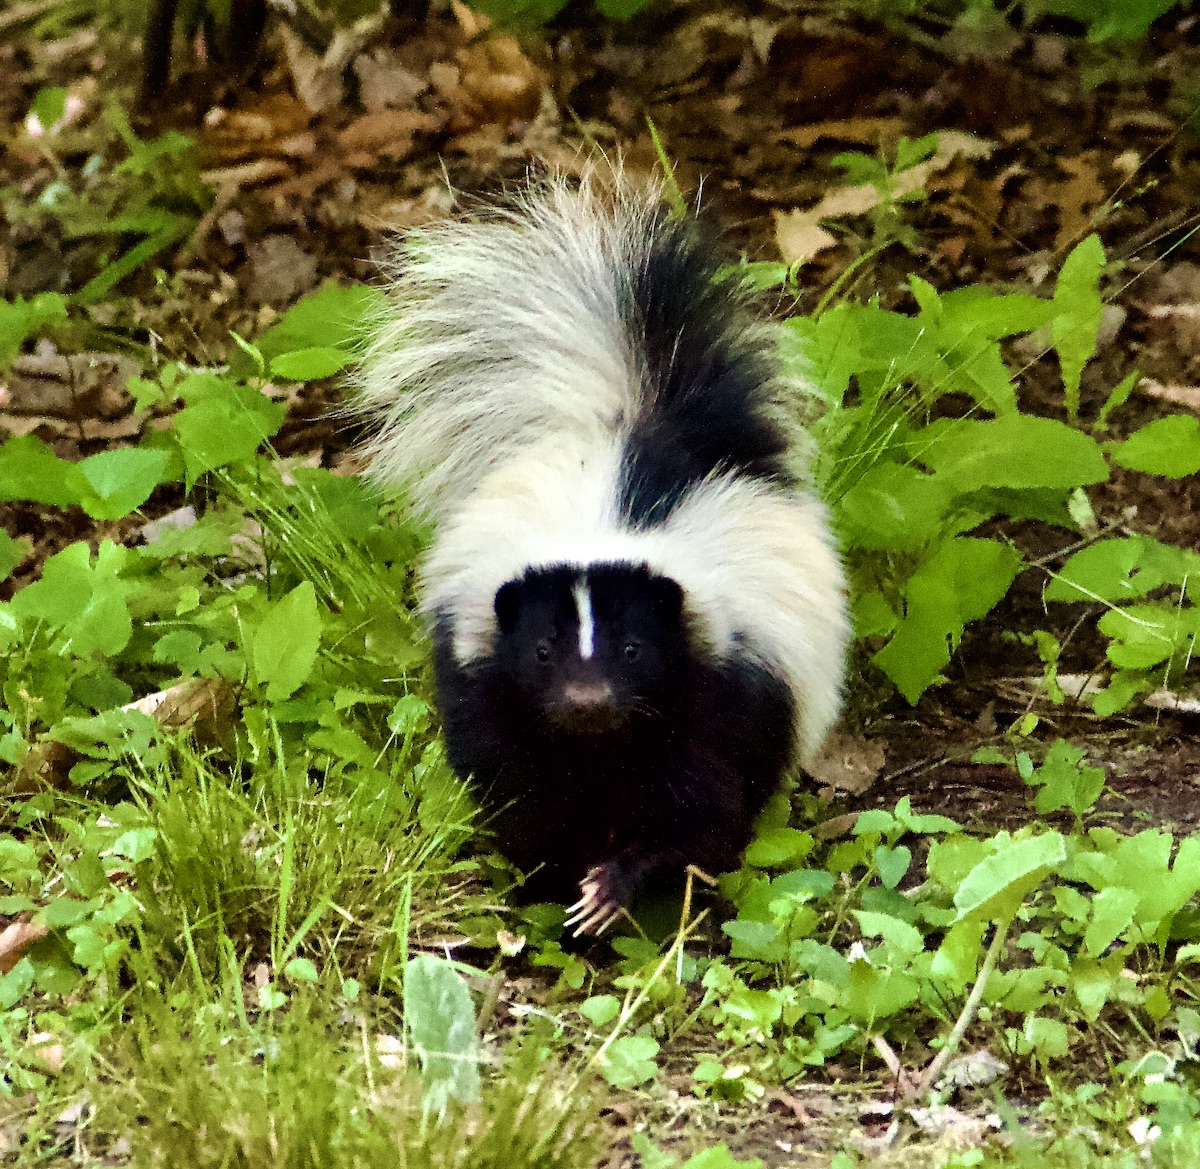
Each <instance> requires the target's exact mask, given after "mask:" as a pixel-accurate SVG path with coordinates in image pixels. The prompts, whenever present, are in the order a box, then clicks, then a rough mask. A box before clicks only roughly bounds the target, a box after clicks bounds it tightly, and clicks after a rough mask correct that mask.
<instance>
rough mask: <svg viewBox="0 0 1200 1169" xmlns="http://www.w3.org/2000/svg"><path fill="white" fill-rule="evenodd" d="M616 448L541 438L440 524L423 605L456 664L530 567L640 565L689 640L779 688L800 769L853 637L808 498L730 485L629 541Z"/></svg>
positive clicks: (696, 495)
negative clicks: (757, 668) (766, 676)
mask: <svg viewBox="0 0 1200 1169" xmlns="http://www.w3.org/2000/svg"><path fill="white" fill-rule="evenodd" d="M619 470H620V446H619V444H618V443H617V442H615V441H610V442H608V443H607V444H606V445H604V446H602V447H593V448H590V449H589V448H587V447H586V446H585V445H583V444H580V443H573V442H570V441H567V440H558V441H554V440H547V441H546V442H545V443H543V444H540V445H537V446H533V447H531V448H530V449H528V450H527V451H526V452H524V453H523V454H521V455H519V456H517V457H516V458H514V459H512V460H510V461H509V462H508V463H506V464H505V465H504V466H502V467H500V468H497V470H496V471H495V472H493V473H492V474H491V475H489V476H488V477H487V478H486V479H485V480H484V481H483V482H482V483H480V484H479V485H478V486H477V487H476V489H475V490H474V491H473V492H472V493H471V495H470V496H469V497H468V498H467V499H466V500H465V501H464V503H463V505H462V507H461V508H460V509H459V510H458V511H457V512H456V513H455V514H454V515H453V516H451V517H450V518H449V519H448V520H447V521H446V523H445V524H443V526H442V528H441V530H440V532H439V534H438V539H437V541H436V543H435V544H434V546H433V548H432V549H431V550H430V554H429V557H428V559H427V561H426V564H425V574H424V575H425V590H424V592H425V606H426V608H428V609H430V610H432V611H435V612H439V613H442V614H451V615H452V625H453V643H454V654H455V657H456V658H457V659H458V661H459V662H460V664H463V665H467V664H469V663H470V662H472V661H477V660H479V659H480V658H483V657H486V656H487V655H488V654H489V653H490V652H491V650H492V647H493V644H494V640H495V634H496V621H495V615H494V611H493V598H494V597H495V595H496V591H497V590H498V589H499V588H500V586H501V585H503V584H504V583H505V582H507V581H509V580H513V579H514V578H516V577H518V576H520V575H521V573H522V572H523V571H524V570H525V569H526V568H529V567H544V566H550V565H564V566H568V567H577V568H585V567H587V566H588V565H593V564H614V563H617V564H620V563H624V564H634V565H637V564H644V565H646V566H647V567H649V568H650V569H651V570H653V571H654V572H656V573H658V574H660V575H662V576H666V577H669V578H671V579H672V580H674V581H675V582H676V583H678V584H679V586H680V587H681V588H682V589H683V593H684V605H685V611H686V613H687V616H688V618H689V623H690V625H691V627H692V628H693V630H694V635H695V636H696V637H698V638H699V640H700V641H701V642H702V643H703V644H705V645H706V646H707V648H708V649H709V650H710V652H712V653H713V654H714V655H716V657H717V658H719V659H725V658H728V657H731V656H744V657H748V658H750V659H751V660H754V661H757V662H759V663H760V664H762V665H763V666H765V667H766V668H767V669H769V670H771V671H772V672H773V673H775V674H776V676H778V677H779V678H781V679H782V680H783V681H784V682H786V683H787V685H788V687H789V688H790V689H791V691H792V695H793V698H794V700H795V702H796V704H797V708H798V710H799V724H800V725H799V728H798V733H797V739H798V744H797V746H798V748H799V752H800V754H801V756H802V757H808V756H809V755H811V753H812V752H813V751H815V750H816V748H817V747H819V746H820V743H821V740H822V739H823V738H824V737H825V734H826V732H827V731H828V730H829V727H830V726H831V725H832V724H833V722H834V720H835V719H836V718H837V713H838V709H839V707H840V705H841V693H842V678H843V662H844V659H845V652H846V644H847V641H848V638H849V625H848V621H847V618H846V602H845V590H844V583H843V578H842V570H841V565H840V563H839V560H838V557H837V554H836V552H835V551H834V549H833V548H832V546H831V539H830V535H829V527H828V524H827V522H826V519H825V514H824V509H823V508H822V507H821V505H820V504H819V503H818V502H817V501H816V500H815V499H813V498H812V497H811V496H809V495H808V494H806V493H804V492H801V491H787V490H782V489H778V488H772V487H769V486H767V485H766V484H763V483H761V482H759V481H756V480H751V479H746V478H741V477H738V476H735V475H721V476H715V477H713V478H711V479H708V480H706V481H705V482H703V483H701V484H699V485H697V486H696V487H695V488H693V489H692V490H691V491H690V492H689V493H688V494H687V495H686V496H685V497H684V498H683V499H682V500H681V501H680V502H679V503H678V504H677V505H676V507H675V508H674V509H673V510H672V512H671V514H670V515H669V516H668V517H667V520H666V521H665V523H663V524H661V525H658V526H655V527H650V528H636V529H631V528H629V527H627V526H625V525H623V524H622V522H621V519H620V516H619V514H618V511H617V508H616V505H615V500H616V491H617V483H618V475H619Z"/></svg>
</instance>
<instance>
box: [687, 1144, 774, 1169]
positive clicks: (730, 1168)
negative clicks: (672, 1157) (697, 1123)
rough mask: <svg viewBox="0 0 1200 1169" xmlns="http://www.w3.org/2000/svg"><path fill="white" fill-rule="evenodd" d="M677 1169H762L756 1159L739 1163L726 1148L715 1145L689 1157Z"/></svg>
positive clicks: (761, 1163)
mask: <svg viewBox="0 0 1200 1169" xmlns="http://www.w3.org/2000/svg"><path fill="white" fill-rule="evenodd" d="M679 1169H763V1162H762V1161H760V1160H759V1159H758V1158H757V1157H755V1158H753V1159H752V1160H750V1161H739V1160H738V1159H737V1158H736V1157H735V1156H734V1155H733V1154H732V1153H731V1152H730V1151H729V1149H728V1147H727V1146H725V1145H717V1146H716V1147H715V1148H711V1149H705V1150H704V1151H703V1152H700V1153H697V1154H696V1155H695V1156H693V1157H689V1158H688V1159H687V1160H686V1161H684V1163H683V1164H682V1165H681V1166H680V1167H679Z"/></svg>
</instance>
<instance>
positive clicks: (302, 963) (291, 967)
mask: <svg viewBox="0 0 1200 1169" xmlns="http://www.w3.org/2000/svg"><path fill="white" fill-rule="evenodd" d="M283 973H284V974H285V975H286V976H287V977H288V978H294V979H295V980H296V981H297V982H319V981H320V979H321V975H320V973H319V972H318V971H317V967H316V963H314V962H313V960H312V959H311V958H291V959H289V961H288V962H287V964H286V965H285V966H284V968H283Z"/></svg>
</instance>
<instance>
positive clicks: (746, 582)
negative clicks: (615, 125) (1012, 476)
mask: <svg viewBox="0 0 1200 1169" xmlns="http://www.w3.org/2000/svg"><path fill="white" fill-rule="evenodd" d="M721 275H722V274H721V272H720V267H719V265H718V264H717V262H716V261H715V260H714V258H713V255H712V252H711V250H710V249H709V247H708V246H707V244H706V242H705V239H704V238H703V236H702V235H701V233H700V231H699V228H698V226H697V224H696V223H695V221H694V220H691V219H686V218H680V217H674V216H671V215H670V214H668V213H667V212H666V211H665V209H664V207H663V203H662V200H661V196H660V193H659V192H658V191H656V190H654V189H649V188H647V189H641V188H633V187H631V186H630V185H629V184H628V183H627V182H624V181H619V182H618V183H617V184H616V189H615V191H612V190H610V191H606V190H605V189H604V188H603V186H602V185H601V184H600V183H599V182H597V181H594V180H592V181H585V182H584V184H583V186H582V189H573V188H572V187H571V186H570V185H569V184H568V183H567V181H566V180H548V181H547V182H545V183H543V184H541V185H539V186H534V187H532V188H531V189H529V190H528V191H527V192H526V193H525V194H524V195H523V196H522V197H520V198H519V199H518V200H516V201H515V202H514V203H513V204H511V205H509V206H506V207H504V208H501V209H498V210H493V211H491V212H487V213H483V214H478V215H476V216H474V217H473V218H470V219H468V220H466V221H459V222H451V223H446V224H442V225H437V226H434V227H431V228H428V229H426V230H423V231H420V232H417V233H415V234H412V235H410V236H408V237H407V238H406V239H405V240H404V241H403V242H402V243H401V245H400V247H399V250H398V254H397V257H396V260H395V262H394V265H393V267H392V268H391V269H390V271H389V276H390V299H389V308H388V310H387V313H386V316H385V318H384V319H383V320H381V321H380V322H379V324H378V327H377V329H376V330H375V333H374V336H373V339H372V341H371V342H370V344H369V346H368V352H367V354H366V358H365V360H364V362H363V365H362V369H361V372H360V374H359V375H358V376H359V381H358V402H359V407H360V408H361V409H362V410H363V411H364V412H365V413H366V414H367V415H368V416H369V417H370V418H371V419H372V421H373V423H374V436H373V438H372V439H371V440H370V443H369V446H368V449H367V454H368V455H369V457H370V459H371V465H370V466H371V470H370V473H371V474H372V476H373V477H374V478H375V479H376V480H378V481H380V482H382V483H384V484H387V485H391V486H401V487H404V488H407V490H408V491H409V493H410V497H411V499H412V501H413V502H414V503H415V505H416V506H417V507H418V508H419V509H420V510H421V511H422V512H423V513H424V514H425V515H426V516H428V517H429V518H430V519H431V520H432V521H433V524H434V531H435V536H434V540H433V543H432V546H431V548H430V549H429V552H428V554H427V557H426V559H425V563H424V568H423V580H422V595H423V608H424V610H425V612H426V613H427V615H428V617H429V619H430V623H431V626H432V634H433V651H434V672H435V679H436V686H437V692H438V704H439V707H440V710H441V714H442V718H443V722H444V728H445V738H446V749H447V756H448V759H449V761H450V764H451V766H452V767H453V768H454V770H455V771H456V772H457V773H458V774H459V775H460V776H462V777H463V778H464V779H468V780H470V781H472V782H473V784H474V785H475V789H476V791H477V793H478V795H479V796H480V798H481V801H482V802H483V804H484V806H485V807H486V808H488V809H489V810H490V811H491V812H492V813H493V814H494V824H495V828H496V832H497V841H498V843H499V845H500V848H501V850H502V851H504V852H505V853H506V854H507V855H508V856H509V858H510V859H511V860H512V861H513V862H515V863H516V864H517V865H518V866H519V867H520V868H521V869H523V870H526V871H530V870H535V869H536V870H538V871H537V873H536V874H535V875H534V878H533V882H534V883H533V889H534V891H535V892H536V893H537V894H539V895H540V896H543V897H548V898H551V899H560V900H566V899H568V898H569V897H572V896H573V897H575V898H577V900H576V901H575V904H574V905H573V906H571V914H572V916H571V917H570V918H569V919H568V924H570V925H574V926H575V927H576V929H575V932H576V933H577V934H587V933H598V932H599V931H600V930H602V929H603V928H605V927H606V926H607V925H608V924H609V922H610V921H611V920H612V919H613V917H614V916H615V915H616V914H617V913H618V912H619V911H620V909H621V908H622V907H623V906H624V905H626V904H627V903H628V901H629V899H630V897H631V895H632V894H633V892H634V890H635V889H636V888H637V887H638V886H639V885H640V884H641V883H642V882H643V881H644V880H645V879H646V878H647V877H648V876H650V875H651V874H655V873H662V872H665V871H669V870H677V871H678V870H682V869H683V868H684V867H685V866H687V865H695V866H698V867H699V868H701V869H703V870H707V871H709V872H720V871H725V870H727V869H729V868H732V867H736V865H737V864H738V862H739V859H740V855H741V853H742V851H743V850H744V849H745V847H746V845H747V844H748V843H749V840H750V836H751V832H752V828H753V824H754V820H755V818H756V816H757V815H758V813H759V812H760V811H761V810H762V808H763V805H764V804H765V803H766V801H767V799H768V798H769V797H770V796H771V795H772V794H773V793H774V792H775V791H776V790H777V789H778V787H779V784H780V780H781V778H782V776H783V775H784V773H785V771H786V770H787V769H788V768H789V766H791V765H793V764H794V763H797V762H799V763H802V762H803V761H804V760H805V759H806V758H807V757H809V756H810V755H811V754H812V753H813V752H814V751H815V749H816V748H817V747H818V746H819V745H820V743H821V741H822V739H823V738H824V736H825V734H826V732H827V731H828V729H829V727H830V725H831V724H832V723H833V721H834V719H835V718H836V716H837V713H838V709H839V705H840V699H841V690H842V680H843V669H844V657H845V649H846V641H847V636H848V624H847V618H846V603H845V589H844V582H843V576H842V569H841V565H840V561H839V558H838V555H837V552H836V550H835V548H834V546H833V541H832V539H831V536H830V531H829V526H828V523H827V520H826V516H825V512H824V510H823V508H822V506H821V504H820V503H819V502H818V501H817V500H816V499H815V498H814V497H813V495H812V494H811V493H810V492H809V491H808V490H806V489H805V487H804V486H803V479H802V472H801V471H800V469H799V468H798V467H797V462H798V452H799V451H800V447H801V442H802V436H801V435H800V434H798V433H797V431H796V429H795V427H794V425H793V423H792V422H791V421H790V419H789V414H790V415H792V416H794V415H795V413H796V404H795V401H794V397H793V400H792V402H791V407H790V411H789V405H788V398H789V389H790V388H789V386H788V385H787V384H786V383H785V381H784V379H783V377H782V375H781V373H780V370H779V368H778V366H777V364H776V360H775V357H774V345H773V339H772V335H771V333H770V331H769V328H768V327H767V326H766V325H764V324H761V323H759V322H756V321H755V320H754V319H753V318H752V317H751V316H750V315H749V314H748V311H747V309H746V307H745V304H744V301H745V296H744V292H743V289H742V288H741V286H740V285H739V284H738V283H737V282H736V281H734V280H731V279H729V278H728V277H726V278H724V279H720V278H719V277H720V276H721Z"/></svg>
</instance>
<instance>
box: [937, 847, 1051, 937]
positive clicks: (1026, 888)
mask: <svg viewBox="0 0 1200 1169" xmlns="http://www.w3.org/2000/svg"><path fill="white" fill-rule="evenodd" d="M992 847H993V849H994V850H995V851H993V852H992V854H991V855H990V856H987V857H985V858H984V859H983V860H981V861H980V862H979V863H978V864H977V865H976V866H975V867H974V868H973V869H972V870H971V871H970V872H969V873H968V874H967V876H966V878H965V879H964V880H963V882H962V884H961V885H960V886H959V887H958V890H957V891H956V892H955V894H954V906H955V908H956V909H957V910H958V917H957V919H956V920H958V921H962V920H964V919H966V918H987V919H990V920H1002V921H1003V920H1007V919H1008V918H1010V917H1011V916H1012V915H1013V914H1014V913H1016V911H1017V909H1018V908H1019V906H1020V904H1021V902H1022V901H1023V900H1024V899H1025V897H1026V896H1027V895H1028V894H1029V892H1030V891H1031V890H1033V889H1034V888H1036V887H1037V886H1038V885H1039V884H1041V882H1042V880H1043V879H1044V878H1045V877H1046V876H1047V874H1048V873H1050V872H1051V871H1052V870H1053V869H1055V868H1056V867H1057V866H1059V865H1061V864H1062V863H1063V862H1064V861H1065V860H1066V859H1067V850H1066V846H1065V844H1064V842H1063V838H1062V836H1061V834H1059V833H1058V832H1046V833H1044V834H1042V835H1041V836H1032V837H1029V838H1027V839H1024V840H1006V839H1004V838H1003V837H997V838H996V839H995V840H994V841H992Z"/></svg>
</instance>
